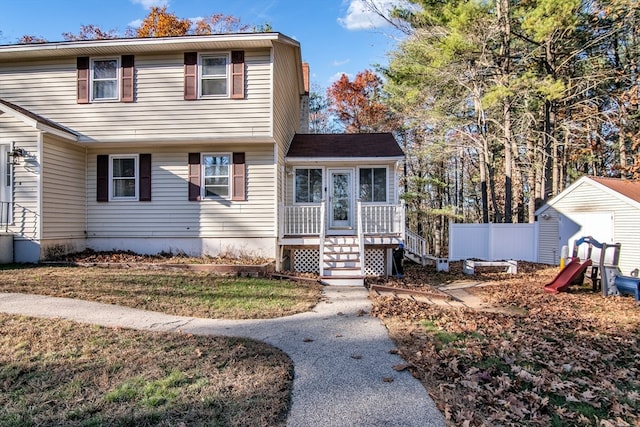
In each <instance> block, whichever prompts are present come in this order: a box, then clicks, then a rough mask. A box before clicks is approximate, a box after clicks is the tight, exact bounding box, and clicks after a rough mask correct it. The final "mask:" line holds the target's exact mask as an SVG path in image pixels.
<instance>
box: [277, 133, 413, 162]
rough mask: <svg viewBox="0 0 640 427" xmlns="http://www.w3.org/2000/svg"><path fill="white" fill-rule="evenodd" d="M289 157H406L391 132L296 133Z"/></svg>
mask: <svg viewBox="0 0 640 427" xmlns="http://www.w3.org/2000/svg"><path fill="white" fill-rule="evenodd" d="M287 157H322V158H328V157H342V158H345V157H404V153H403V152H402V149H401V148H400V146H399V145H398V143H397V142H396V139H395V138H394V137H393V135H392V134H390V133H347V134H340V133H331V134H296V135H295V136H294V137H293V141H291V146H290V147H289V152H288V153H287Z"/></svg>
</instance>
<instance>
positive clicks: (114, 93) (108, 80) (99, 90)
mask: <svg viewBox="0 0 640 427" xmlns="http://www.w3.org/2000/svg"><path fill="white" fill-rule="evenodd" d="M119 62H120V61H119V59H117V58H109V59H93V60H91V99H92V100H93V101H103V100H117V99H118V70H119V67H120V64H119Z"/></svg>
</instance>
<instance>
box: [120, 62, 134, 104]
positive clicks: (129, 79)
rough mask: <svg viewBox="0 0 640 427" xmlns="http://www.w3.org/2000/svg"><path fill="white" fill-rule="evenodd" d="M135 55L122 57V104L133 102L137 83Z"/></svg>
mask: <svg viewBox="0 0 640 427" xmlns="http://www.w3.org/2000/svg"><path fill="white" fill-rule="evenodd" d="M134 65H135V60H134V56H133V55H122V102H133V98H134V81H135V67H134Z"/></svg>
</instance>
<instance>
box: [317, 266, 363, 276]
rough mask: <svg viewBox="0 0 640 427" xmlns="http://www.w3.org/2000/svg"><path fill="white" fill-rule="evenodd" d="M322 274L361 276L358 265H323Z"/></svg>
mask: <svg viewBox="0 0 640 427" xmlns="http://www.w3.org/2000/svg"><path fill="white" fill-rule="evenodd" d="M324 276H327V277H329V276H330V277H356V276H361V274H360V266H357V267H350V266H342V265H341V266H331V267H325V269H324Z"/></svg>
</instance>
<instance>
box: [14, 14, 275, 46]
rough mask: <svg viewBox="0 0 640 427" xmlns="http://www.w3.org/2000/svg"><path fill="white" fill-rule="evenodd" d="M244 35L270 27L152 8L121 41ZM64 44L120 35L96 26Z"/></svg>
mask: <svg viewBox="0 0 640 427" xmlns="http://www.w3.org/2000/svg"><path fill="white" fill-rule="evenodd" d="M248 31H260V32H269V31H271V26H270V25H268V24H264V25H259V26H251V25H246V24H242V22H241V21H240V18H237V17H235V16H232V15H224V14H222V13H214V14H211V15H210V16H208V17H205V18H201V19H197V20H191V19H189V18H180V17H178V16H177V15H176V14H175V13H173V12H169V11H167V7H166V6H163V7H152V8H151V9H150V10H149V13H148V15H147V16H146V17H145V18H144V19H143V20H142V23H141V24H140V27H138V28H128V29H127V31H126V32H125V37H140V38H143V37H178V36H185V35H200V36H203V35H211V34H224V33H238V32H240V33H242V32H248ZM62 37H63V39H64V40H66V41H76V40H101V39H116V38H119V37H120V35H119V34H118V32H117V31H116V30H108V31H105V30H102V29H101V28H100V27H98V26H97V25H81V26H80V32H78V34H74V33H71V32H65V33H62ZM46 42H47V40H45V39H44V38H42V37H39V36H34V35H24V36H22V37H21V38H20V40H19V41H18V43H20V44H31V43H46Z"/></svg>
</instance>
